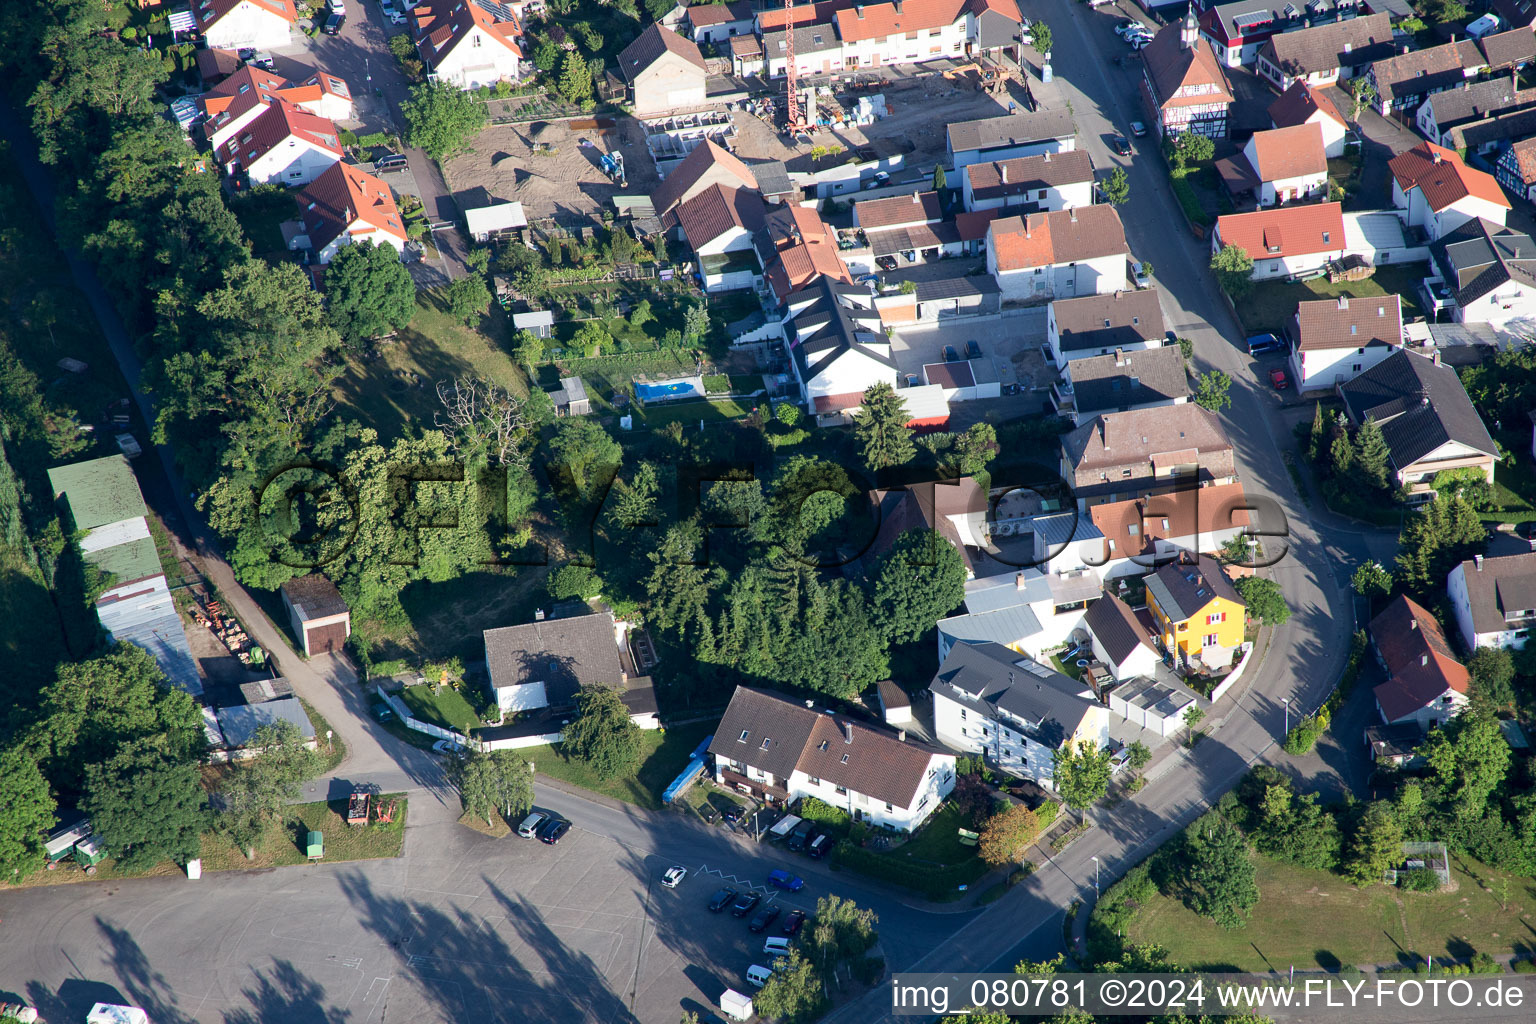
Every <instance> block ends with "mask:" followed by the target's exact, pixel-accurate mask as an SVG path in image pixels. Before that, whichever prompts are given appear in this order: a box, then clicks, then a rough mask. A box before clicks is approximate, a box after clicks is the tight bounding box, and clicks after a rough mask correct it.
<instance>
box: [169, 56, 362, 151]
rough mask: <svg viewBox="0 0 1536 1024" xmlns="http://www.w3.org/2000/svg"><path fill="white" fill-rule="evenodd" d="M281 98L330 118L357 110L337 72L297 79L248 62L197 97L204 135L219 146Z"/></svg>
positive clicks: (344, 117)
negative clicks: (283, 76)
mask: <svg viewBox="0 0 1536 1024" xmlns="http://www.w3.org/2000/svg"><path fill="white" fill-rule="evenodd" d="M279 100H283V101H286V102H288V103H291V104H293V105H294V106H295V107H298V108H299V109H300V110H302V111H304V112H305V113H309V114H314V115H315V116H316V117H323V118H326V119H328V120H331V121H345V120H349V119H351V118H352V116H353V113H354V111H353V107H352V90H351V89H350V88H349V87H348V86H347V83H346V82H345V81H344V80H342V79H340V78H338V77H336V76H335V75H332V74H329V73H328V72H324V71H320V72H316V73H315V74H313V75H310V76H309V77H308V78H306V79H304V80H303V81H302V82H295V81H290V80H288V79H286V78H282V77H281V76H279V75H275V74H273V73H272V72H270V71H263V70H262V69H261V68H258V67H256V66H255V65H252V64H246V65H244V66H242V67H241V68H240V69H239V70H237V71H235V72H234V73H233V74H231V75H229V76H228V77H227V78H225V79H223V80H222V81H221V82H219V84H218V85H216V86H214V87H213V88H212V89H210V90H208V91H207V92H205V93H204V94H203V95H201V96H199V97H198V105H199V106H200V107H201V109H202V112H203V115H204V116H205V118H206V120H204V122H203V126H202V127H203V137H204V138H206V139H207V140H208V145H209V146H211V147H212V148H213V149H218V148H219V147H220V146H223V145H225V144H226V143H228V142H229V140H230V139H231V138H233V137H235V136H236V135H238V134H239V133H240V132H241V131H242V130H243V129H245V128H246V127H247V126H248V125H249V124H250V123H251V122H252V121H254V120H256V118H257V117H259V116H261V114H262V113H263V112H264V111H265V110H266V108H267V107H269V106H271V105H272V104H273V103H276V102H278V101H279Z"/></svg>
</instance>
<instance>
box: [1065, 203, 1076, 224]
mask: <svg viewBox="0 0 1536 1024" xmlns="http://www.w3.org/2000/svg"><path fill="white" fill-rule="evenodd" d="M1067 216H1068V217H1071V218H1072V223H1073V224H1076V223H1077V207H1075V206H1071V207H1068V208H1067Z"/></svg>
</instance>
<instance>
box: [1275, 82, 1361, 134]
mask: <svg viewBox="0 0 1536 1024" xmlns="http://www.w3.org/2000/svg"><path fill="white" fill-rule="evenodd" d="M1318 111H1322V112H1323V114H1325V115H1326V116H1328V117H1330V118H1332V119H1333V120H1335V121H1337V122H1338V123H1339V124H1340V125H1341V126H1347V124H1348V122H1347V121H1345V120H1344V115H1343V114H1341V113H1339V108H1338V107H1337V106H1335V105H1334V102H1333V100H1331V99H1329V98H1328V94H1327V93H1326V92H1323V91H1322V90H1321V89H1314V88H1313V87H1312V86H1310V85H1308V84H1307V83H1306V82H1303V81H1300V80H1297V81H1295V82H1292V83H1291V87H1290V88H1289V89H1287V90H1285V92H1283V93H1281V94H1280V98H1279V99H1277V100H1275V102H1273V103H1271V104H1270V105H1269V119H1270V120H1271V121H1273V122H1274V124H1275V127H1276V128H1289V127H1290V126H1292V125H1297V124H1306V123H1307V121H1308V120H1310V119H1311V117H1312V115H1313V114H1315V113H1317V112H1318Z"/></svg>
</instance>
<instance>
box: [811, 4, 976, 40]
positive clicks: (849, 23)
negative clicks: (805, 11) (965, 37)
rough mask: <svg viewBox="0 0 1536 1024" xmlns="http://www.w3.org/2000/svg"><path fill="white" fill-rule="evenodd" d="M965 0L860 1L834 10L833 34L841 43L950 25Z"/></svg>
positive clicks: (958, 15)
mask: <svg viewBox="0 0 1536 1024" xmlns="http://www.w3.org/2000/svg"><path fill="white" fill-rule="evenodd" d="M964 7H965V0H903V2H902V3H900V4H897V3H884V4H863V5H862V6H859V7H855V8H853V9H852V10H842V11H838V12H837V15H836V22H837V34H838V37H839V38H841V39H842V40H843V42H845V43H853V42H859V41H860V40H864V39H884V38H885V37H886V36H889V35H902V34H903V33H906V32H920V31H922V30H924V29H936V28H943V27H945V26H946V25H953V24H954V23H955V19H956V18H958V17H960V14H961V11H962V10H963V9H964Z"/></svg>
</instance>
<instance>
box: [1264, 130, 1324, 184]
mask: <svg viewBox="0 0 1536 1024" xmlns="http://www.w3.org/2000/svg"><path fill="white" fill-rule="evenodd" d="M1253 156H1254V161H1253V162H1254V164H1255V166H1254V170H1255V171H1257V172H1258V174H1259V180H1260V181H1279V180H1280V179H1282V178H1300V177H1303V176H1305V175H1309V174H1327V173H1328V157H1327V154H1325V153H1324V152H1323V127H1322V125H1318V124H1298V125H1292V126H1291V127H1289V128H1271V129H1270V130H1269V131H1264V132H1254V133H1253Z"/></svg>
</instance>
